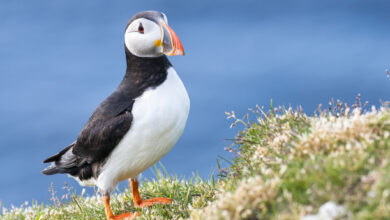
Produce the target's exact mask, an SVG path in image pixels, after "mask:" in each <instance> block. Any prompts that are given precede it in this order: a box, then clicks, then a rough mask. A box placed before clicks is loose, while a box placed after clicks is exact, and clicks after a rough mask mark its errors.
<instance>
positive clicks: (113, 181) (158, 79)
mask: <svg viewBox="0 0 390 220" xmlns="http://www.w3.org/2000/svg"><path fill="white" fill-rule="evenodd" d="M124 35H125V36H124V38H125V39H124V45H125V54H126V64H127V68H126V74H125V76H124V78H123V80H122V81H121V83H120V84H119V86H118V87H117V88H116V90H115V91H114V92H113V93H112V94H111V95H110V96H108V97H107V98H106V99H105V100H104V101H103V102H102V103H101V104H100V105H99V106H98V107H97V108H96V110H95V111H94V112H93V114H92V115H91V116H90V118H89V119H88V121H87V123H86V124H85V125H84V127H83V128H82V130H81V132H80V134H79V136H78V137H77V139H76V140H75V141H74V142H73V143H72V144H70V145H69V146H67V147H66V148H65V149H63V150H61V151H60V152H59V153H58V154H55V155H54V156H51V157H49V158H47V159H46V160H44V161H43V162H44V163H50V165H49V166H47V167H46V168H45V169H44V170H43V171H42V173H43V174H45V175H53V174H57V173H60V174H68V175H69V176H71V177H73V178H75V179H76V180H77V181H78V182H79V183H80V184H81V185H83V186H97V187H98V189H99V192H100V193H101V195H102V200H103V203H104V206H105V212H106V216H107V219H108V220H116V219H130V218H132V217H135V216H137V215H138V214H137V213H130V212H129V213H123V214H120V215H114V214H113V212H112V211H111V208H110V195H111V193H112V192H113V190H114V189H115V187H116V186H117V184H118V183H119V182H121V181H124V180H127V179H128V180H129V181H130V187H131V190H132V194H133V200H134V204H135V206H137V207H145V206H151V205H153V204H169V203H171V199H169V198H152V199H148V200H143V199H142V198H141V196H140V193H139V191H138V186H139V177H140V174H141V173H142V172H143V171H144V170H146V169H147V168H149V167H150V166H152V165H153V164H155V163H156V162H157V161H159V160H160V159H161V158H162V157H163V156H164V155H166V154H167V153H168V152H169V151H170V150H171V149H172V147H173V146H174V145H175V144H176V142H177V141H178V140H179V138H180V136H181V135H182V133H183V130H184V128H185V125H186V121H187V118H188V114H189V109H190V100H189V97H188V94H187V91H186V88H185V87H184V84H183V82H182V81H181V79H180V77H179V76H178V74H177V73H176V71H175V69H174V68H173V67H172V64H171V63H170V62H169V60H168V58H167V56H175V55H184V49H183V46H182V44H181V42H180V40H179V38H178V36H177V35H176V33H175V32H174V31H173V30H172V29H171V28H170V27H169V26H168V19H167V16H166V15H165V14H164V13H162V12H158V11H143V12H139V13H137V14H135V15H134V16H133V17H132V18H131V19H130V21H129V22H128V24H127V26H126V29H125V34H124Z"/></svg>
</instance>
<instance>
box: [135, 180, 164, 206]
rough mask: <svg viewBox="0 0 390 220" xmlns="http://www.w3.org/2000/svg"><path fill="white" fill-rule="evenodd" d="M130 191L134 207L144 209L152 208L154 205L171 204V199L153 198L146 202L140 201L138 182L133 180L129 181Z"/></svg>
mask: <svg viewBox="0 0 390 220" xmlns="http://www.w3.org/2000/svg"><path fill="white" fill-rule="evenodd" d="M130 185H131V191H132V192H133V200H134V204H135V206H138V207H145V206H152V205H154V204H169V203H171V199H168V198H161V197H160V198H153V199H148V200H142V199H141V196H140V195H139V191H138V181H137V180H135V179H130Z"/></svg>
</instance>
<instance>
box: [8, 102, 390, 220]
mask: <svg viewBox="0 0 390 220" xmlns="http://www.w3.org/2000/svg"><path fill="white" fill-rule="evenodd" d="M362 108H364V107H363V106H362V105H361V103H358V104H356V105H354V106H353V107H348V106H345V105H343V104H342V103H341V104H340V103H339V102H337V103H336V104H334V105H333V106H331V107H330V108H329V109H328V110H327V111H322V110H320V111H318V112H317V115H314V116H310V117H309V116H307V115H306V114H304V113H303V112H302V111H300V110H299V109H298V110H297V111H292V110H291V109H284V108H274V107H273V106H272V103H271V110H270V111H267V112H265V111H264V109H263V108H259V107H257V108H256V109H252V110H251V112H252V113H251V114H250V115H249V116H248V115H246V116H244V117H243V118H238V117H237V116H236V115H235V113H234V112H231V113H227V116H228V118H230V119H231V120H233V124H232V126H242V127H241V131H240V132H239V134H238V135H237V136H236V137H235V138H234V140H233V144H232V145H231V146H229V147H227V148H226V150H228V151H230V152H231V153H232V156H233V159H231V160H230V159H225V158H222V157H219V158H218V161H227V162H228V164H229V166H228V167H226V168H223V167H221V166H220V164H219V162H218V167H219V170H220V172H219V174H218V176H219V178H218V179H217V180H214V178H211V179H210V180H207V181H205V180H202V179H201V178H200V177H199V176H194V177H193V178H192V179H183V178H179V177H175V176H170V175H168V173H167V172H166V170H165V168H163V167H162V170H163V171H164V172H162V171H160V170H158V169H157V168H156V178H155V179H151V180H145V181H144V182H143V183H142V185H141V187H140V191H141V192H140V193H141V195H142V196H143V197H144V198H145V199H147V198H152V197H161V196H164V197H169V198H172V199H173V200H174V202H173V203H172V204H170V205H164V206H163V205H156V206H153V207H150V208H144V209H141V208H134V206H133V201H132V195H131V193H130V192H129V191H128V190H126V191H124V192H120V193H117V194H115V195H114V196H113V198H112V209H113V211H114V213H116V214H120V213H123V212H125V211H126V212H127V211H131V212H138V213H139V214H140V218H141V219H187V218H191V219H300V218H302V217H303V216H306V215H309V214H315V213H317V212H318V209H319V208H320V207H321V206H322V205H323V204H324V203H326V202H329V201H332V202H334V203H336V204H338V205H340V206H343V207H344V208H345V209H346V210H347V211H346V212H345V213H343V215H341V216H339V218H338V219H390V110H389V109H388V108H387V107H382V108H381V109H380V110H376V109H371V110H369V111H366V110H362ZM69 197H70V198H71V200H70V202H65V203H62V202H61V201H56V200H53V201H55V205H47V206H44V205H38V204H32V205H28V204H27V205H23V206H22V207H20V208H13V209H11V210H6V211H5V212H4V214H3V215H2V216H0V218H1V219H104V217H105V215H104V208H103V205H102V202H101V201H100V199H99V198H98V197H83V196H81V195H75V194H71V193H70V194H69Z"/></svg>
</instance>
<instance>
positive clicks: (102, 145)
mask: <svg viewBox="0 0 390 220" xmlns="http://www.w3.org/2000/svg"><path fill="white" fill-rule="evenodd" d="M133 19H134V18H133ZM125 52H126V62H127V69H126V75H125V77H124V78H123V80H122V82H121V83H120V84H119V86H118V87H117V89H116V90H115V91H114V92H113V93H112V94H111V95H110V96H109V97H108V98H106V99H105V100H104V101H103V102H102V103H101V104H100V105H99V106H98V107H97V108H96V110H95V111H94V113H93V114H92V116H91V117H90V118H89V120H88V122H87V123H86V124H85V126H84V128H83V129H82V131H81V132H80V135H79V136H78V138H77V140H76V141H75V142H74V143H73V144H71V145H69V146H68V147H66V148H65V149H63V150H62V151H61V152H59V153H58V154H56V155H54V156H52V157H49V158H48V159H46V160H45V161H44V163H48V162H52V164H51V165H50V166H49V167H47V168H46V169H45V170H43V171H42V173H44V174H46V175H52V174H56V173H68V174H70V175H72V176H75V177H78V178H79V179H80V180H86V179H90V178H91V177H95V178H96V177H97V176H98V175H99V169H100V167H101V166H102V165H103V164H104V162H105V160H106V159H107V158H108V156H109V154H110V153H111V152H112V150H113V149H114V148H115V147H116V146H117V145H118V143H119V142H120V141H121V140H122V138H123V137H124V135H125V134H126V133H127V132H128V131H129V129H131V123H132V121H133V120H134V119H133V115H132V113H131V112H132V108H133V104H134V102H135V99H136V98H137V97H139V96H141V95H142V94H143V92H144V91H145V90H146V89H153V88H154V87H157V86H158V85H160V84H161V83H163V82H164V80H165V79H166V78H167V69H168V68H169V67H170V66H171V64H170V62H169V61H168V59H167V57H166V56H165V55H163V56H160V57H155V58H146V57H137V56H134V55H133V54H131V52H130V51H129V50H128V49H127V48H126V46H125ZM135 120H136V119H135Z"/></svg>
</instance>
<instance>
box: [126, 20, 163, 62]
mask: <svg viewBox="0 0 390 220" xmlns="http://www.w3.org/2000/svg"><path fill="white" fill-rule="evenodd" d="M158 40H160V41H162V36H161V28H160V25H158V24H156V23H155V22H153V21H150V20H148V19H145V18H139V19H136V20H134V21H133V22H132V23H131V24H130V25H129V27H128V28H127V29H126V32H125V44H126V47H127V49H129V51H130V52H131V53H132V54H134V55H135V56H138V57H159V56H162V55H163V47H162V46H161V44H160V45H159V44H156V41H158Z"/></svg>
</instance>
